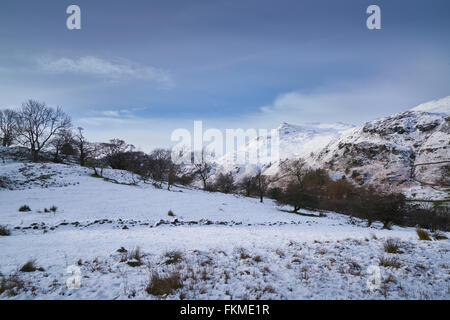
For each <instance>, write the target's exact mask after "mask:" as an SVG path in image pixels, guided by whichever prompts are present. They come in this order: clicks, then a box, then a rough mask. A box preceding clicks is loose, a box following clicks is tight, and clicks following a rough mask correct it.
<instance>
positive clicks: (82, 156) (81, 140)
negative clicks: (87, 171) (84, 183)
mask: <svg viewBox="0 0 450 320" xmlns="http://www.w3.org/2000/svg"><path fill="white" fill-rule="evenodd" d="M83 130H84V129H83V128H81V127H78V128H77V133H76V134H75V135H74V144H75V146H76V147H77V149H78V160H79V163H80V166H84V165H86V159H87V157H88V156H89V151H90V150H89V142H88V141H87V140H86V138H85V137H84V134H83Z"/></svg>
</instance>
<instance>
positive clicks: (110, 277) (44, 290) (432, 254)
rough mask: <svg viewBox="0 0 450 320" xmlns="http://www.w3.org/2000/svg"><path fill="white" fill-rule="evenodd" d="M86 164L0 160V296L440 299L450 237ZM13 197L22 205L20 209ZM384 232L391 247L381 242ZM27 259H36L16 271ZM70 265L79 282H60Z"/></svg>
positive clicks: (446, 291) (447, 289) (449, 291)
mask: <svg viewBox="0 0 450 320" xmlns="http://www.w3.org/2000/svg"><path fill="white" fill-rule="evenodd" d="M90 174H91V170H89V169H87V168H81V167H78V166H68V165H56V164H30V163H18V162H7V163H3V164H1V165H0V176H1V177H3V181H8V183H7V188H9V189H11V190H6V189H0V190H1V191H0V225H3V226H7V227H8V229H9V230H11V235H9V236H2V237H0V248H1V250H0V272H1V273H2V285H3V287H4V288H6V289H5V290H4V291H3V292H2V293H1V294H0V298H2V299H55V298H56V299H130V298H134V299H180V298H181V299H385V298H387V299H449V298H450V283H449V264H450V254H449V250H450V243H449V240H440V241H419V240H418V237H417V234H416V232H415V229H413V228H400V227H394V228H393V229H392V230H381V228H380V225H378V224H374V225H373V226H372V227H370V228H367V227H366V223H365V222H364V221H358V220H356V219H354V220H350V219H349V217H347V216H343V215H338V214H335V213H326V216H320V217H319V216H318V215H319V214H318V213H314V212H309V214H313V215H315V216H301V215H296V214H292V213H288V212H284V211H281V210H280V209H287V208H281V207H279V206H277V205H276V204H275V203H274V202H272V201H270V200H268V199H266V200H265V203H259V201H258V199H253V198H245V197H242V196H236V195H225V194H220V193H207V192H203V191H199V190H195V189H189V188H178V187H175V188H172V189H171V191H167V190H165V189H158V188H156V187H155V186H153V185H152V184H144V183H139V184H138V185H126V184H125V183H130V182H132V181H133V177H132V176H131V175H130V174H128V173H126V172H122V171H114V170H106V174H105V175H106V176H107V177H110V178H113V179H115V181H116V182H119V183H115V182H111V181H104V180H103V179H100V178H93V177H91V176H90ZM121 183H124V184H121ZM23 205H28V206H29V207H30V209H31V211H28V212H19V210H18V209H19V207H21V206H23ZM52 206H56V207H57V209H56V211H55V212H52V211H50V210H46V209H50V208H51V207H52ZM169 210H171V211H172V212H173V215H169V214H168V212H169ZM46 211H49V212H46ZM447 236H448V234H447ZM390 238H392V239H396V240H397V241H398V244H399V253H394V254H393V253H387V252H385V250H384V244H385V242H386V240H387V239H390ZM136 248H139V250H137V251H136ZM30 260H35V264H36V266H37V267H38V268H41V269H40V270H36V271H33V272H22V271H19V269H20V268H21V267H22V265H24V264H25V263H26V262H27V261H30ZM380 260H381V263H380ZM386 261H387V263H383V262H386ZM380 264H384V266H383V265H380ZM70 266H76V268H79V269H77V270H79V271H80V282H81V287H80V288H79V289H77V288H75V289H69V288H67V285H66V281H67V279H68V278H69V277H71V274H69V273H67V268H68V267H70ZM371 266H375V267H371ZM374 270H375V271H374ZM378 272H379V273H378ZM72 276H73V275H72ZM158 279H159V280H161V279H162V280H164V279H165V280H167V281H168V282H169V283H170V285H171V286H170V287H169V289H168V291H167V292H166V293H165V291H164V290H165V289H164V288H163V289H161V288H159V287H155V286H152V284H155V283H156V282H157V280H158ZM370 279H374V282H373V283H374V284H373V285H372V286H368V284H367V281H368V280H370ZM151 280H152V281H151ZM170 281H172V282H170ZM163 282H164V281H163ZM14 284H16V285H15V286H14ZM149 284H151V285H150V286H149ZM7 285H9V287H8V286H7ZM163 287H164V286H163ZM166 289H167V288H166Z"/></svg>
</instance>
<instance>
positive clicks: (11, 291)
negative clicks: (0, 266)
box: [0, 273, 25, 297]
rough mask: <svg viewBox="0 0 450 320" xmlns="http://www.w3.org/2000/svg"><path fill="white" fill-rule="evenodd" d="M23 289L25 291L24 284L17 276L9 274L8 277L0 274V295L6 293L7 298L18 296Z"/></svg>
mask: <svg viewBox="0 0 450 320" xmlns="http://www.w3.org/2000/svg"><path fill="white" fill-rule="evenodd" d="M23 289H25V283H24V282H23V280H22V279H20V278H19V276H18V275H17V274H15V273H14V274H11V275H9V276H8V277H4V276H3V275H1V274H0V294H2V293H4V292H6V294H7V295H8V296H9V297H12V296H16V295H18V294H19V292H20V291H21V290H23Z"/></svg>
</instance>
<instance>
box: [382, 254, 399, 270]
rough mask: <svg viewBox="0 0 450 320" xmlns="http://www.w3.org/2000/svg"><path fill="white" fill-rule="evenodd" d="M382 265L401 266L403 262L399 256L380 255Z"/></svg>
mask: <svg viewBox="0 0 450 320" xmlns="http://www.w3.org/2000/svg"><path fill="white" fill-rule="evenodd" d="M380 266H382V267H386V268H396V269H398V268H400V267H401V264H400V261H398V258H397V257H392V258H388V257H380Z"/></svg>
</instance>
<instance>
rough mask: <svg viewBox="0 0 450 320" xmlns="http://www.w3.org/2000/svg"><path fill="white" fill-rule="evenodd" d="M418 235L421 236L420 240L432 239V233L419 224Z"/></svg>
mask: <svg viewBox="0 0 450 320" xmlns="http://www.w3.org/2000/svg"><path fill="white" fill-rule="evenodd" d="M416 232H417V235H418V236H419V240H426V241H431V238H430V235H429V234H428V232H426V231H425V230H423V229H421V228H420V227H419V226H417V227H416Z"/></svg>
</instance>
